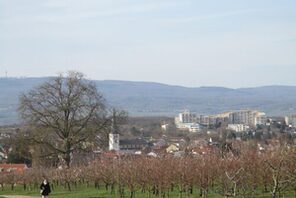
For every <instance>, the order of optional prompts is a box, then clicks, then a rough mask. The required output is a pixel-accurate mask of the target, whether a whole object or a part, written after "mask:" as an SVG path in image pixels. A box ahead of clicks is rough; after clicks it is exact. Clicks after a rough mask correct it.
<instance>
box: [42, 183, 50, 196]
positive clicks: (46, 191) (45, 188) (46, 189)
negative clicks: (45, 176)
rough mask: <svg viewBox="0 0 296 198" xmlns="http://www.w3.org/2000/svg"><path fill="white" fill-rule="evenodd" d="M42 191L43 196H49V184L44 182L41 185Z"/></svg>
mask: <svg viewBox="0 0 296 198" xmlns="http://www.w3.org/2000/svg"><path fill="white" fill-rule="evenodd" d="M40 190H42V192H41V195H46V196H47V195H48V194H49V193H50V192H51V191H50V186H49V183H48V182H47V184H44V183H43V182H42V184H41V185H40Z"/></svg>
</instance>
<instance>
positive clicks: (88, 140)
mask: <svg viewBox="0 0 296 198" xmlns="http://www.w3.org/2000/svg"><path fill="white" fill-rule="evenodd" d="M19 110H20V114H21V117H22V118H23V120H24V121H25V122H26V124H27V125H28V126H30V134H29V135H28V137H29V138H30V140H31V141H32V143H37V144H40V145H43V146H44V147H47V150H49V151H50V152H47V155H48V156H49V155H58V156H59V157H60V158H61V159H63V160H64V161H65V162H66V165H67V166H69V165H70V162H71V155H72V154H73V152H74V151H76V150H79V149H81V150H83V149H87V148H89V147H90V146H92V145H93V144H92V143H94V140H95V139H96V136H98V134H100V132H102V131H103V130H104V129H105V128H106V126H107V125H108V119H107V110H106V101H105V99H104V97H103V96H102V94H101V93H99V92H98V90H97V89H96V86H95V84H94V83H93V82H92V81H89V80H86V79H85V78H84V75H83V74H81V73H79V72H68V73H67V74H66V75H62V74H61V75H60V76H58V77H55V78H52V79H50V80H49V81H47V82H45V83H44V84H42V85H40V86H39V87H37V88H34V89H32V90H31V91H29V92H28V93H25V94H23V95H21V97H20V106H19Z"/></svg>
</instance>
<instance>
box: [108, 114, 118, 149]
mask: <svg viewBox="0 0 296 198" xmlns="http://www.w3.org/2000/svg"><path fill="white" fill-rule="evenodd" d="M119 149H120V148H119V133H118V131H117V125H116V119H115V112H113V118H112V125H111V132H110V134H109V150H110V151H111V150H115V151H119Z"/></svg>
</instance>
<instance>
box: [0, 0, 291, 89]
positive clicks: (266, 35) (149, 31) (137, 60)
mask: <svg viewBox="0 0 296 198" xmlns="http://www.w3.org/2000/svg"><path fill="white" fill-rule="evenodd" d="M295 10H296V1H295V0H281V1H279V0H223V1H221V0H207V1H205V0H145V1H144V0H42V1H40V0H0V76H5V74H6V72H7V75H8V76H9V77H39V76H53V75H57V74H58V73H59V72H65V71H68V70H75V71H80V72H82V73H84V74H85V75H86V77H87V78H89V79H96V80H130V81H149V82H160V83H166V84H171V85H181V86H187V87H199V86H224V87H231V88H238V87H255V86H264V85H296V75H295V74H296V11H295Z"/></svg>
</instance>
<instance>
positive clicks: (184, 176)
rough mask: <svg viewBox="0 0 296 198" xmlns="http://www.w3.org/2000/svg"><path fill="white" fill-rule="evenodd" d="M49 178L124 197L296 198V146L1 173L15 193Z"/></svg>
mask: <svg viewBox="0 0 296 198" xmlns="http://www.w3.org/2000/svg"><path fill="white" fill-rule="evenodd" d="M44 177H45V178H47V179H48V180H49V181H50V182H51V184H52V188H53V190H54V189H55V187H57V186H63V187H65V188H67V189H69V190H73V189H75V188H76V187H77V186H78V185H85V186H86V187H95V188H99V189H105V190H107V191H110V193H114V196H115V195H116V196H117V197H120V198H123V197H130V198H135V197H149V198H150V197H160V198H169V197H170V196H172V193H173V192H176V191H177V192H178V193H179V197H186V198H187V197H203V198H206V197H208V195H210V194H216V195H221V196H224V197H256V196H257V195H258V193H268V192H270V197H273V198H275V197H283V196H285V195H288V194H289V195H290V196H292V195H293V196H294V197H296V150H295V148H293V147H285V148H279V149H277V150H275V151H272V152H266V153H259V152H257V151H255V150H246V151H244V152H242V153H240V155H239V156H238V157H236V156H233V155H229V156H225V157H219V156H215V155H203V156H198V157H192V156H190V157H189V156H188V157H183V158H174V157H165V158H147V157H144V156H137V157H135V156H134V157H124V158H112V159H111V158H106V157H104V158H103V157H102V158H100V159H97V160H96V161H93V162H92V163H90V164H89V165H88V166H82V167H70V168H65V169H58V168H50V169H49V168H31V169H28V170H27V171H25V172H24V173H22V174H17V173H15V172H11V173H6V174H0V184H1V186H2V190H3V188H11V189H12V190H13V188H14V186H15V184H16V183H17V184H19V185H23V187H24V190H33V189H35V188H38V187H39V184H40V183H41V181H42V179H43V178H44Z"/></svg>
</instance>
